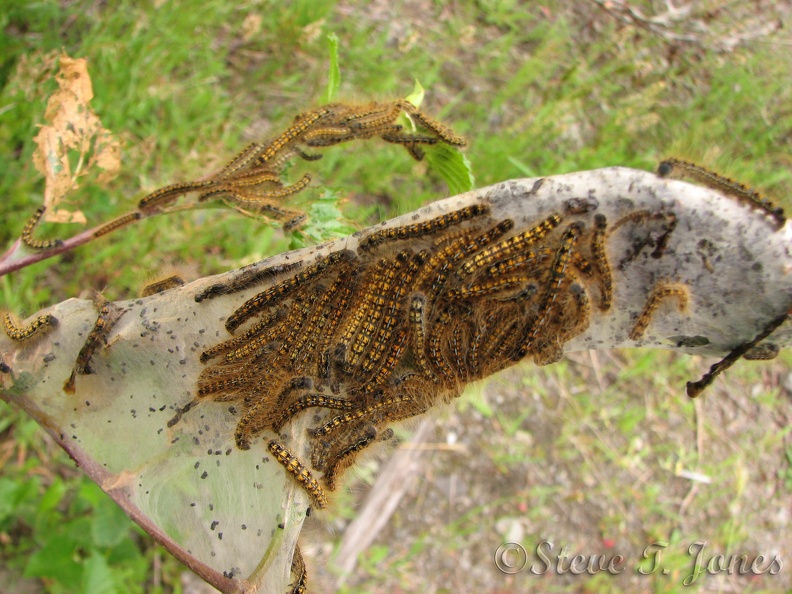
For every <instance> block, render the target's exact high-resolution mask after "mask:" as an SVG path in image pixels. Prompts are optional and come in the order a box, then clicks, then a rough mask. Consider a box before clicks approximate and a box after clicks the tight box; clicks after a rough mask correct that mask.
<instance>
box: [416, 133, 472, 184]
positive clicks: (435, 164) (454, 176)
mask: <svg viewBox="0 0 792 594" xmlns="http://www.w3.org/2000/svg"><path fill="white" fill-rule="evenodd" d="M425 152H426V162H427V163H428V164H429V167H430V168H432V169H433V170H435V171H436V172H437V173H439V174H440V176H441V177H442V178H443V180H445V183H446V185H448V191H449V192H450V194H451V195H452V196H455V195H456V194H462V193H463V192H469V191H470V190H472V189H473V188H474V187H475V185H476V179H475V177H473V171H472V169H471V167H470V161H468V159H467V157H466V156H465V155H464V154H463V153H462V151H460V150H459V149H458V148H456V147H455V146H449V145H447V144H436V145H434V146H430V147H427V148H426V149H425Z"/></svg>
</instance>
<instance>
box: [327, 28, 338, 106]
mask: <svg viewBox="0 0 792 594" xmlns="http://www.w3.org/2000/svg"><path fill="white" fill-rule="evenodd" d="M327 48H328V50H329V53H330V70H329V72H328V73H327V93H326V95H325V103H330V102H331V101H333V99H335V96H336V94H337V93H338V88H339V87H340V86H341V70H340V69H339V68H338V36H337V35H336V34H335V33H329V34H328V35H327Z"/></svg>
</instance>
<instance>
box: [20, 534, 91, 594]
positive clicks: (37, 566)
mask: <svg viewBox="0 0 792 594" xmlns="http://www.w3.org/2000/svg"><path fill="white" fill-rule="evenodd" d="M76 546H77V543H75V542H74V540H73V539H71V538H69V537H68V536H65V535H60V534H59V535H53V536H52V537H51V538H50V539H49V540H48V541H47V542H46V543H45V544H44V546H43V547H42V548H41V549H39V550H38V551H36V552H35V553H33V554H32V555H31V556H30V559H28V563H27V566H26V567H25V577H41V578H52V579H55V580H57V581H58V582H60V583H61V584H62V585H63V586H65V587H66V588H67V589H68V590H69V591H72V592H75V591H79V586H80V578H81V576H82V567H81V565H80V563H79V561H78V559H77V556H76V554H75V548H76Z"/></svg>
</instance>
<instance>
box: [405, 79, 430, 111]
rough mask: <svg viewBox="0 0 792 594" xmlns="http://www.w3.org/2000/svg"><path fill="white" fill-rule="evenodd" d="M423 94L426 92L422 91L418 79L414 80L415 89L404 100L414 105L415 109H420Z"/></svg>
mask: <svg viewBox="0 0 792 594" xmlns="http://www.w3.org/2000/svg"><path fill="white" fill-rule="evenodd" d="M425 94H426V91H424V88H423V86H422V85H421V83H419V82H418V79H417V78H416V79H415V88H414V89H413V92H412V93H410V94H409V95H407V96H406V97H405V99H407V101H409V102H410V103H412V104H413V105H415V107H421V103H423V100H424V95H425Z"/></svg>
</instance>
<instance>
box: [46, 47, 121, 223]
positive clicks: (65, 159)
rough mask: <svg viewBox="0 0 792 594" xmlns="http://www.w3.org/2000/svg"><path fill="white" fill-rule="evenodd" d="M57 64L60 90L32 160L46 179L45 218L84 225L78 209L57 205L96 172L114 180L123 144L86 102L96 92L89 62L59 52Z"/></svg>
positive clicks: (101, 177)
mask: <svg viewBox="0 0 792 594" xmlns="http://www.w3.org/2000/svg"><path fill="white" fill-rule="evenodd" d="M59 65H60V70H59V71H58V74H57V75H56V77H55V79H56V81H57V83H58V87H59V89H58V90H57V91H56V92H55V93H53V94H52V96H51V97H50V98H49V101H48V102H47V110H46V112H45V114H44V118H45V119H46V120H47V121H48V122H49V124H47V125H44V126H41V128H40V130H39V133H38V134H37V135H36V138H35V139H34V140H35V142H36V144H37V145H38V148H37V149H36V151H35V152H34V154H33V163H34V165H35V167H36V169H37V170H38V171H39V172H41V173H42V175H44V178H45V190H44V205H45V206H46V207H47V214H46V220H47V221H49V222H58V223H65V222H70V223H82V224H84V223H85V222H86V219H85V215H84V214H83V213H82V212H80V211H76V212H71V211H68V210H63V209H58V208H57V206H58V204H59V203H61V202H62V201H63V200H64V198H65V196H66V195H67V194H68V193H69V192H70V191H72V190H74V189H76V188H78V184H77V180H78V179H79V178H80V177H82V176H85V175H88V174H95V175H96V179H95V181H96V183H99V184H104V183H107V182H108V181H110V180H111V179H113V178H114V177H115V175H116V174H117V172H118V170H119V168H120V166H121V146H120V143H119V141H118V139H117V138H116V137H115V136H114V135H113V134H112V132H110V130H108V129H106V128H104V127H103V126H102V122H101V120H100V119H99V117H98V116H97V115H96V113H94V111H93V110H92V109H91V107H90V105H89V104H90V102H91V99H93V96H94V95H93V85H92V84H91V77H90V75H89V74H88V64H87V61H86V60H85V59H84V58H78V59H74V58H70V57H69V56H67V55H66V54H62V55H61V56H60V64H59Z"/></svg>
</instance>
